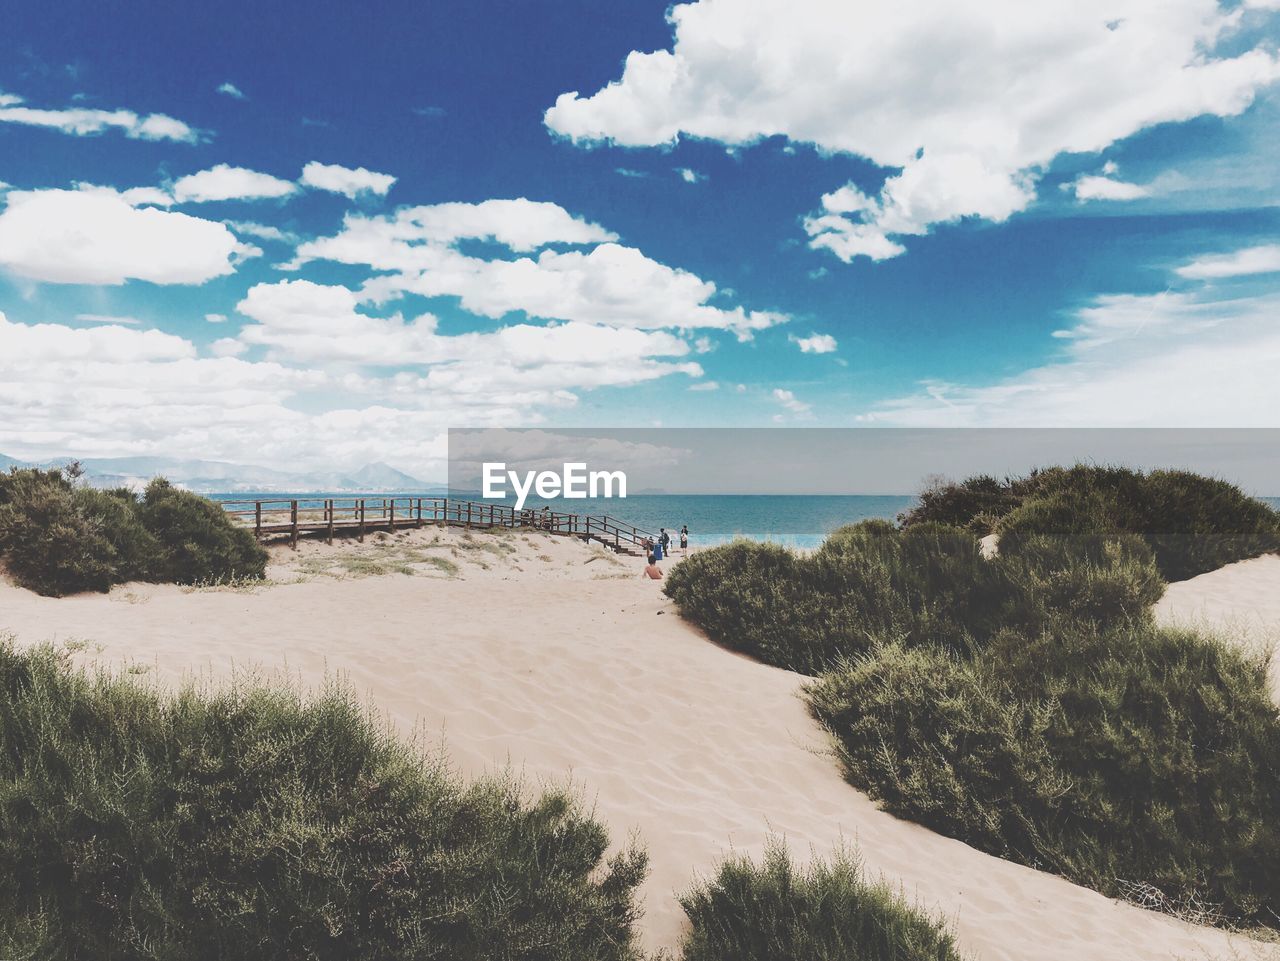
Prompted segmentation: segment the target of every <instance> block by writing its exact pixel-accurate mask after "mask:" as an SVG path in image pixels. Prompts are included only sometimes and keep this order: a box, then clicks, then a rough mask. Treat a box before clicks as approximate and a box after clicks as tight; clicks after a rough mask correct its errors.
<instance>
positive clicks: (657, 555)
mask: <svg viewBox="0 0 1280 961" xmlns="http://www.w3.org/2000/svg"><path fill="white" fill-rule="evenodd" d="M653 559H654V560H656V561H660V560H662V538H661V537H659V538H658V539H657V540H656V541H654V542H653Z"/></svg>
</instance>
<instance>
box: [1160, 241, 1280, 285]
mask: <svg viewBox="0 0 1280 961" xmlns="http://www.w3.org/2000/svg"><path fill="white" fill-rule="evenodd" d="M1276 272H1280V244H1261V245H1259V246H1257V247H1244V248H1242V249H1240V250H1235V251H1232V252H1231V253H1229V254H1207V255H1205V256H1203V257H1197V258H1196V259H1195V260H1192V261H1190V262H1188V263H1186V264H1183V265H1182V266H1181V267H1179V268H1178V269H1177V274H1178V276H1179V277H1185V278H1187V279H1189V280H1218V279H1222V278H1226V277H1246V276H1249V275H1252V274H1270V273H1276Z"/></svg>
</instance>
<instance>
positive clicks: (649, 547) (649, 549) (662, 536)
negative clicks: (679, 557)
mask: <svg viewBox="0 0 1280 961" xmlns="http://www.w3.org/2000/svg"><path fill="white" fill-rule="evenodd" d="M641 546H642V547H644V550H645V554H646V555H647V556H648V558H649V563H648V564H647V565H646V566H645V569H644V576H645V577H647V578H649V579H650V580H655V581H660V580H662V568H661V567H659V566H658V561H660V560H662V558H663V557H669V556H670V555H671V532H670V531H668V530H667V529H666V528H665V527H660V528H658V537H657V539H656V540H655V539H654V538H652V537H646V538H645V539H644V540H643V541H641ZM688 550H689V525H688V524H685V525H684V526H683V527H681V528H680V551H681V553H686V552H687V551H688Z"/></svg>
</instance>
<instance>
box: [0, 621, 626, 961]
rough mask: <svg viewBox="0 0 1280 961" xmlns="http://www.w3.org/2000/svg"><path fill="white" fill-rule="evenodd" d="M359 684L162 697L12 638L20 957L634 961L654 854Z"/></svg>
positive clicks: (10, 830)
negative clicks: (417, 743) (397, 713)
mask: <svg viewBox="0 0 1280 961" xmlns="http://www.w3.org/2000/svg"><path fill="white" fill-rule="evenodd" d="M607 843H608V839H607V836H606V832H605V830H604V829H603V827H601V826H600V825H599V824H598V823H596V822H595V821H594V820H592V819H591V818H590V817H588V816H587V815H586V814H585V813H584V812H583V810H582V809H581V807H580V806H579V804H578V802H577V801H576V800H574V799H573V797H571V796H569V795H566V794H565V793H563V792H561V791H550V792H548V793H544V794H542V795H541V796H540V797H537V798H535V799H528V798H526V797H525V796H524V795H523V792H522V791H521V789H520V787H519V785H518V784H516V783H514V782H513V781H511V780H509V779H493V778H489V779H485V780H481V781H478V782H475V783H472V784H470V785H466V784H463V783H461V782H460V781H458V780H457V779H456V778H455V777H454V776H453V775H452V774H451V773H449V772H448V771H447V770H446V769H445V768H444V767H443V766H441V765H439V764H437V763H433V762H429V761H427V760H425V759H424V758H423V756H422V755H420V754H419V753H418V752H417V751H416V750H415V749H413V747H412V746H410V745H407V744H405V743H403V742H401V741H399V740H397V739H396V738H394V737H393V736H392V735H391V734H390V733H389V732H387V731H386V730H385V729H383V728H381V727H380V726H379V725H378V724H376V723H374V722H373V721H372V720H371V719H370V717H369V716H368V715H367V714H366V713H365V711H364V709H362V708H361V707H360V706H359V704H358V703H356V702H355V701H354V700H353V698H352V696H351V694H350V693H349V692H348V691H345V690H342V689H339V688H330V689H328V690H326V691H325V692H324V693H323V694H322V695H319V696H316V697H314V698H312V699H303V698H301V697H299V696H298V695H297V694H296V693H293V692H290V691H287V690H282V689H276V688H268V687H263V686H259V685H255V684H241V685H240V686H239V687H237V688H235V689H233V690H230V691H227V692H223V693H217V694H204V693H199V692H197V691H195V690H191V689H188V690H184V691H183V692H182V693H180V694H178V695H176V696H172V697H170V696H162V695H159V694H157V693H155V692H152V691H149V690H146V689H143V688H140V687H139V686H137V685H136V684H132V683H128V682H127V681H125V680H122V679H119V678H112V677H107V676H104V675H96V676H90V675H87V674H84V673H82V672H78V671H74V670H72V669H70V668H69V667H68V665H67V664H66V662H65V659H64V658H63V657H61V656H59V655H57V654H55V653H54V652H53V651H52V650H51V649H48V648H42V649H36V650H33V651H26V652H18V651H16V650H14V648H13V647H12V646H11V645H9V644H7V643H0V956H3V957H6V958H22V959H35V958H114V959H120V961H129V959H138V961H141V959H158V958H173V959H177V958H182V959H190V961H200V959H209V961H214V959H219V961H220V959H224V958H253V959H282V961H283V959H292V958H309V959H315V961H322V959H333V961H348V959H352V958H362V959H376V958H385V959H393V958H394V959H400V958H426V957H444V958H453V959H473V961H480V959H485V958H496V957H502V958H508V959H530V961H533V959H537V961H579V959H600V961H624V959H638V958H639V957H640V953H639V951H638V949H637V948H636V947H635V945H634V942H633V937H632V930H631V926H632V922H633V920H634V918H635V917H636V907H635V904H634V901H633V894H634V890H635V888H636V886H637V885H638V884H639V883H640V881H641V880H642V878H643V875H644V873H645V858H644V855H643V853H641V852H638V851H637V850H635V849H634V848H627V849H624V850H623V851H621V852H620V853H618V854H616V855H615V856H614V857H613V858H612V859H609V860H607V861H606V860H605V858H604V854H605V850H606V847H607Z"/></svg>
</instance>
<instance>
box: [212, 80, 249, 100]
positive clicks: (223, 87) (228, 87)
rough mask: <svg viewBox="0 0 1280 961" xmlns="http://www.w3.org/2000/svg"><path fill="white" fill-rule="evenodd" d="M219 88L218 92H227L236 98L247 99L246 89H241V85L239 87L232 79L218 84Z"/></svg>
mask: <svg viewBox="0 0 1280 961" xmlns="http://www.w3.org/2000/svg"><path fill="white" fill-rule="evenodd" d="M217 90H218V93H222V94H226V95H227V96H228V97H233V98H235V99H236V100H243V99H245V96H244V91H243V90H241V89H240V88H239V87H237V86H236V85H235V84H234V83H232V82H231V81H230V80H228V81H227V82H226V83H220V84H218V87H217Z"/></svg>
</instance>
